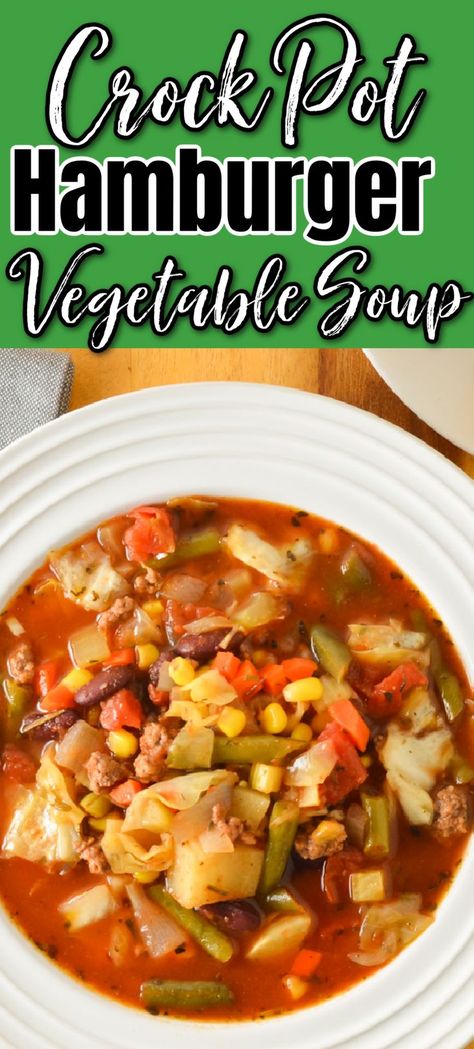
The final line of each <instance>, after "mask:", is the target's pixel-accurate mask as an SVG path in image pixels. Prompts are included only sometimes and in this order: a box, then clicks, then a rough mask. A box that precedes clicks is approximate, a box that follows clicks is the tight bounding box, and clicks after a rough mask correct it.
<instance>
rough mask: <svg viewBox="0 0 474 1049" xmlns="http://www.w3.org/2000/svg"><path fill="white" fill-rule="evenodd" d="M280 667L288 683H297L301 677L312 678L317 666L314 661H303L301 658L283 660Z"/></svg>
mask: <svg viewBox="0 0 474 1049" xmlns="http://www.w3.org/2000/svg"><path fill="white" fill-rule="evenodd" d="M281 665H282V667H283V670H284V672H285V674H286V676H287V678H288V681H299V680H300V678H303V677H312V675H313V674H314V672H315V670H317V669H318V664H317V663H316V662H315V661H314V659H304V658H303V657H302V656H301V657H295V658H294V659H284V660H283V662H282V664H281Z"/></svg>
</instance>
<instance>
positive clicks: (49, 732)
mask: <svg viewBox="0 0 474 1049" xmlns="http://www.w3.org/2000/svg"><path fill="white" fill-rule="evenodd" d="M44 717H45V715H44V714H41V712H40V711H39V710H34V711H33V712H32V713H31V714H26V716H25V717H24V718H23V721H22V723H21V726H20V732H21V734H22V735H24V734H26V735H28V737H29V738H30V739H40V740H44V741H45V742H46V741H47V740H48V739H62V737H63V736H65V735H66V732H67V730H68V729H69V728H71V725H74V722H75V721H77V720H78V718H79V714H78V713H77V711H76V710H61V711H60V713H59V714H55V716H54V717H47V718H46V720H43V718H44ZM35 722H38V724H36V725H35ZM30 725H32V726H33V727H32V728H30V727H29V726H30Z"/></svg>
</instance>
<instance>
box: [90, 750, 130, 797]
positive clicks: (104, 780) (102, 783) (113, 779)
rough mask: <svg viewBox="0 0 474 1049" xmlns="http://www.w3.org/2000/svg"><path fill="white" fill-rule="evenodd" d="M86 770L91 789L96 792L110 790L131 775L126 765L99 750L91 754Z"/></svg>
mask: <svg viewBox="0 0 474 1049" xmlns="http://www.w3.org/2000/svg"><path fill="white" fill-rule="evenodd" d="M86 772H87V776H88V779H89V785H90V789H91V790H93V791H94V794H100V793H101V792H103V791H105V792H106V791H108V790H110V788H111V787H114V786H115V784H116V783H122V782H123V781H124V780H125V779H127V777H128V775H129V771H128V768H127V767H126V765H122V764H120V762H118V761H116V760H115V758H113V757H112V756H111V755H110V754H103V753H102V752H101V751H99V750H96V751H94V753H93V754H91V756H90V758H89V760H88V762H87V764H86Z"/></svg>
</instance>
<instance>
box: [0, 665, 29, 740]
mask: <svg viewBox="0 0 474 1049" xmlns="http://www.w3.org/2000/svg"><path fill="white" fill-rule="evenodd" d="M3 692H4V695H5V698H6V701H7V709H6V719H5V731H6V735H7V736H8V738H9V739H13V738H14V737H15V736H16V734H17V732H18V729H19V727H20V722H21V719H22V717H23V714H24V711H25V707H26V706H27V705H28V703H29V702H30V701H31V697H32V690H31V688H29V687H28V685H26V686H25V685H19V684H18V682H16V681H13V679H12V678H5V681H4V682H3Z"/></svg>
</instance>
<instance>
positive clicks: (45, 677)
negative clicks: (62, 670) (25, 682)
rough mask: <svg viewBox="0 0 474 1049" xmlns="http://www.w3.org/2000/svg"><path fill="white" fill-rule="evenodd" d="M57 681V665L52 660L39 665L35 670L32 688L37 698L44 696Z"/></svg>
mask: <svg viewBox="0 0 474 1049" xmlns="http://www.w3.org/2000/svg"><path fill="white" fill-rule="evenodd" d="M57 680H58V664H57V663H55V662H54V660H52V659H51V660H48V662H46V663H40V665H39V666H38V667H37V668H36V670H35V681H34V688H35V694H36V695H37V696H46V694H47V693H48V692H50V691H51V689H52V688H53V686H54V685H55V684H56V681H57Z"/></svg>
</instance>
